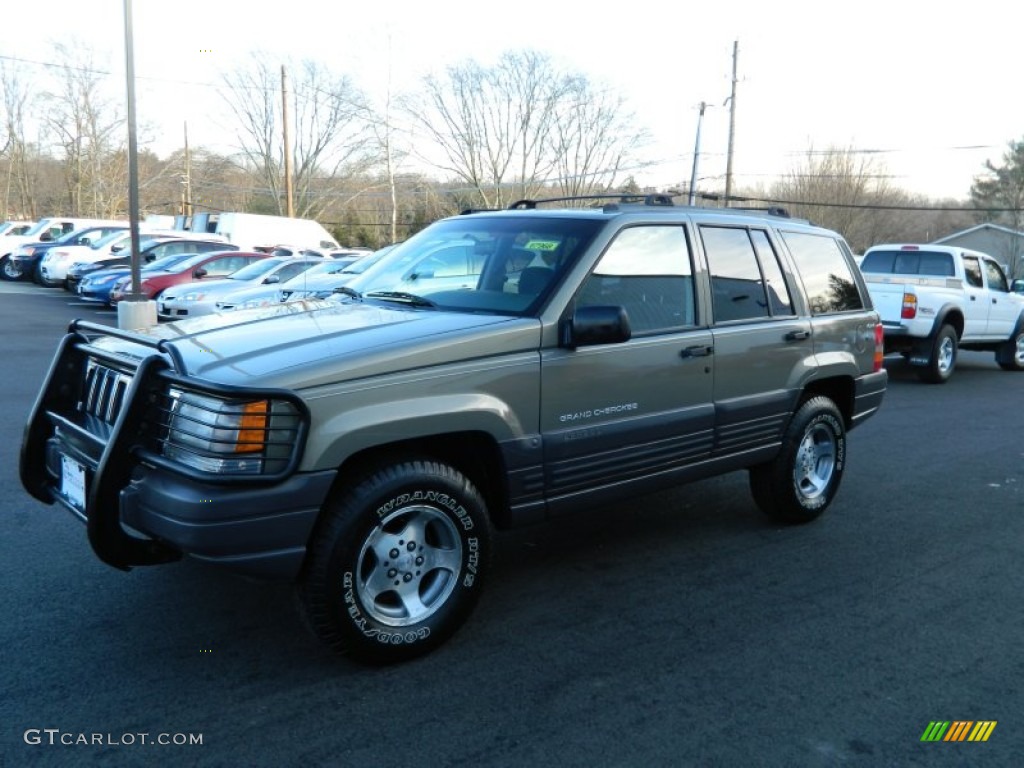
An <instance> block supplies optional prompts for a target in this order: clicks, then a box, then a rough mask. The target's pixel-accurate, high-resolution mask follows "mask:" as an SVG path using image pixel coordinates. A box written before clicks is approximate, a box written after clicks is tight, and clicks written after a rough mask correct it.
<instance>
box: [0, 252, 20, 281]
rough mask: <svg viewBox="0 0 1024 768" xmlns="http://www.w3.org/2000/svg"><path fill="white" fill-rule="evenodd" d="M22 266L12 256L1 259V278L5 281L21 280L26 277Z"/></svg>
mask: <svg viewBox="0 0 1024 768" xmlns="http://www.w3.org/2000/svg"><path fill="white" fill-rule="evenodd" d="M24 276H25V275H24V272H23V270H22V269H21V265H20V264H18V262H16V261H14V260H13V259H12V258H11V257H10V256H3V257H0V278H3V279H4V280H21V278H22V277H24Z"/></svg>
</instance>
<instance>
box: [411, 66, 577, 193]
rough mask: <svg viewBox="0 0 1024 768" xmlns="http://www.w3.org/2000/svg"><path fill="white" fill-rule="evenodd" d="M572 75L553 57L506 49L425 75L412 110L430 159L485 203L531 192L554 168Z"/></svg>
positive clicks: (426, 153) (431, 162) (425, 154)
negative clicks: (555, 136)
mask: <svg viewBox="0 0 1024 768" xmlns="http://www.w3.org/2000/svg"><path fill="white" fill-rule="evenodd" d="M568 82H569V81H568V79H567V77H566V76H565V75H563V74H562V73H561V72H559V71H557V70H556V69H555V67H554V66H553V64H552V63H551V61H550V59H548V58H547V57H546V56H544V55H542V54H539V53H535V52H532V51H526V52H521V53H514V52H510V53H505V54H504V55H502V57H501V58H500V59H499V61H498V63H497V64H496V65H495V66H494V67H491V68H485V67H482V66H481V65H479V64H477V63H476V62H474V61H467V62H465V63H463V64H458V65H455V66H451V67H449V68H448V69H447V70H446V72H445V74H444V75H443V76H435V75H428V76H427V77H426V78H424V81H423V85H424V94H423V96H422V97H419V98H416V97H407V98H406V99H405V101H404V105H403V106H404V111H405V112H406V114H407V115H408V116H409V117H410V119H411V121H412V122H413V124H414V125H415V126H416V128H417V129H418V130H419V131H421V132H422V133H423V135H425V136H426V137H427V139H428V140H429V141H430V144H431V145H430V147H429V149H430V150H434V151H435V152H434V153H433V154H434V156H430V153H429V151H428V152H422V151H421V152H420V154H421V155H424V159H425V160H426V161H427V162H429V163H430V164H431V165H433V166H434V167H436V168H437V169H438V170H441V171H442V172H444V173H446V174H448V175H449V176H450V177H452V178H455V179H459V180H461V181H462V182H463V183H465V184H466V185H467V186H469V187H470V188H471V189H472V190H473V192H474V194H475V195H476V196H477V197H478V199H479V201H480V202H482V203H483V205H484V206H485V207H501V206H502V205H504V204H505V203H507V202H508V201H509V200H511V199H513V198H518V197H526V196H529V195H530V194H531V193H532V192H533V191H534V190H535V189H537V188H538V187H539V186H541V185H542V184H543V183H544V181H545V180H547V179H548V178H549V177H550V176H552V175H553V173H554V170H555V167H556V158H555V156H554V152H553V148H554V141H553V140H552V132H553V129H554V122H555V118H556V115H557V108H558V105H559V103H560V102H561V101H562V100H563V98H564V97H565V95H566V94H567V89H568Z"/></svg>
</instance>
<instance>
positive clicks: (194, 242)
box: [65, 232, 237, 293]
mask: <svg viewBox="0 0 1024 768" xmlns="http://www.w3.org/2000/svg"><path fill="white" fill-rule="evenodd" d="M181 234H182V233H180V232H175V233H173V234H146V235H142V237H141V239H140V243H139V246H140V263H141V264H142V266H146V265H148V264H149V263H150V262H153V261H156V260H157V259H162V258H163V257H164V256H170V255H175V254H186V255H192V254H196V253H207V252H209V251H232V250H237V249H236V248H235V246H233V245H231V244H229V243H225V242H223V241H222V240H219V239H218V240H200V239H198V238H192V237H187V235H188V233H184V234H185V235H186V237H181ZM121 253H122V254H123V255H119V256H112V257H110V258H106V259H100V260H99V261H96V262H91V263H89V262H81V263H78V264H72V265H71V266H70V267H68V274H67V276H66V277H65V287H66V288H67V289H68V290H69V291H71V292H72V293H77V292H78V290H77V285H78V282H79V280H81V279H82V278H83V277H84V276H85V275H88V274H91V273H93V272H96V271H99V270H107V269H115V268H118V267H120V268H121V269H122V271H123V274H127V273H128V271H129V270H130V268H131V258H130V256H129V255H128V254H127V253H125V252H124V251H122V252H121Z"/></svg>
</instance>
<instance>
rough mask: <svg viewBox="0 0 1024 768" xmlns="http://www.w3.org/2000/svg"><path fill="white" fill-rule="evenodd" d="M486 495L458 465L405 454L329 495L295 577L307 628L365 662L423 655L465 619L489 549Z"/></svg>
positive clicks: (390, 661)
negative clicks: (407, 457) (301, 569)
mask: <svg viewBox="0 0 1024 768" xmlns="http://www.w3.org/2000/svg"><path fill="white" fill-rule="evenodd" d="M490 540H491V534H490V522H489V520H488V517H487V510H486V507H485V505H484V501H483V498H482V497H481V496H480V494H479V492H478V491H477V490H476V488H474V487H473V484H472V483H470V482H469V480H468V479H467V478H466V477H465V476H463V475H462V473H460V472H459V471H458V470H456V469H454V468H452V467H449V466H447V465H445V464H440V463H437V462H433V461H427V460H410V461H405V462H402V463H398V464H394V465H390V466H387V467H385V468H383V469H380V470H376V471H374V472H372V473H371V474H369V475H368V476H366V477H365V478H364V479H363V480H362V481H360V482H357V483H356V485H355V486H354V487H352V488H350V489H348V490H346V491H344V492H342V493H341V494H340V495H339V496H338V497H337V498H335V499H334V500H332V501H331V502H329V503H328V505H327V507H326V508H325V510H324V517H323V518H322V520H321V522H320V524H319V525H318V528H317V530H316V532H315V533H314V536H313V539H312V542H311V545H310V550H309V555H308V561H307V564H306V568H305V571H304V574H303V578H302V580H301V582H300V586H299V592H300V598H301V601H302V603H303V608H304V610H305V614H306V619H307V621H308V623H309V625H310V627H311V628H312V629H313V631H314V632H315V633H316V634H317V635H318V636H319V637H320V639H321V640H323V641H324V642H325V643H327V644H328V645H329V646H330V647H332V648H333V649H334V650H336V651H338V652H339V653H342V654H344V655H347V656H349V657H350V658H352V659H354V660H356V661H359V662H362V663H367V664H388V663H393V662H398V661H404V660H406V659H410V658H413V657H415V656H419V655H421V654H424V653H427V652H428V651H431V650H433V649H434V648H436V647H437V646H439V645H440V644H441V643H443V642H444V641H445V640H446V639H447V638H448V637H449V636H451V635H452V634H453V633H454V632H455V630H457V629H458V628H459V626H460V625H461V624H462V623H463V622H464V621H465V620H466V618H467V617H468V616H469V614H470V612H471V611H472V609H473V606H474V605H475V604H476V601H477V596H478V594H479V592H480V588H481V586H482V580H483V573H484V570H485V568H486V561H487V560H488V559H489V556H490Z"/></svg>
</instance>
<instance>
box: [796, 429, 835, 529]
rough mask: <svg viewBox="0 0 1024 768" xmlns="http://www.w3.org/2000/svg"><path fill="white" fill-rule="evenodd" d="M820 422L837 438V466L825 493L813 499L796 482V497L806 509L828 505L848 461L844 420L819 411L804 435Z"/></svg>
mask: <svg viewBox="0 0 1024 768" xmlns="http://www.w3.org/2000/svg"><path fill="white" fill-rule="evenodd" d="M819 424H824V425H826V426H827V427H828V428H829V430H830V431H831V432H832V436H833V438H834V439H835V444H836V456H835V467H834V468H833V471H832V477H831V478H830V479H829V482H828V488H826V489H825V492H824V493H822V494H820V495H819V496H817V497H815V498H813V499H808V498H807V497H806V496H804V495H803V494H802V493H801V492H800V489H799V488H798V487H797V486H796V484H795V483H794V486H793V491H794V497H795V498H796V499H797V500H798V501H799V503H800V506H802V507H803V508H804V509H806V510H815V509H820V508H821V507H825V506H827V505H828V504H829V503H830V502H831V501H832V497H833V496H834V495H835V490H836V488H837V487H838V486H839V478H840V476H841V475H842V472H843V466H844V464H845V462H846V432H845V429H844V427H843V424H842V422H841V421H840V420H839V419H837V418H836V417H835V416H834V415H833V414H831V413H818V414H816V415H815V416H813V417H812V418H811V419H810V420H809V421H808V422H807V427H806V429H805V430H804V435H807V434H809V433H810V432H811V430H813V429H814V427H815V426H817V425H819Z"/></svg>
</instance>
